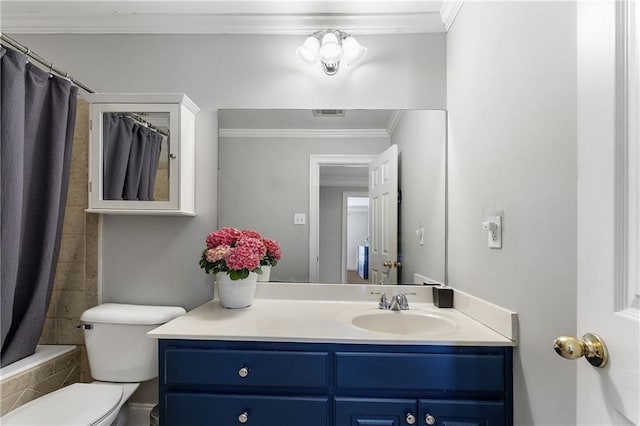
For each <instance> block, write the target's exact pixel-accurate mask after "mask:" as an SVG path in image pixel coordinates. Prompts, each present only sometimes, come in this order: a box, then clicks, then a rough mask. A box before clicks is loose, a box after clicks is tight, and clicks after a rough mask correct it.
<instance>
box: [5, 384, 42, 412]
mask: <svg viewBox="0 0 640 426" xmlns="http://www.w3.org/2000/svg"><path fill="white" fill-rule="evenodd" d="M42 395H44V394H43V393H42V392H38V391H36V390H33V389H31V388H28V389H25V390H24V392H22V395H20V398H18V400H17V401H16V403H15V404H14V405H13V407H12V408H11V409H12V410H14V409H16V408H18V407H19V406H21V405H24V404H26V403H27V402H29V401H33V400H34V399H36V398H40V397H41V396H42Z"/></svg>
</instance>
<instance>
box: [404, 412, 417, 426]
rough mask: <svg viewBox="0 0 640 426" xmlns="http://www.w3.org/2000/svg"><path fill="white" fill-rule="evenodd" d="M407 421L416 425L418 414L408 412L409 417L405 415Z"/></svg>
mask: <svg viewBox="0 0 640 426" xmlns="http://www.w3.org/2000/svg"><path fill="white" fill-rule="evenodd" d="M405 421H406V422H407V424H408V425H415V424H416V416H414V415H413V414H411V413H407V417H405Z"/></svg>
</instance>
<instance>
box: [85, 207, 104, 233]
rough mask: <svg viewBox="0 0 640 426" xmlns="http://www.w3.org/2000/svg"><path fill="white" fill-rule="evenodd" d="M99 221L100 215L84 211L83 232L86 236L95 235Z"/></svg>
mask: <svg viewBox="0 0 640 426" xmlns="http://www.w3.org/2000/svg"><path fill="white" fill-rule="evenodd" d="M99 223H100V215H98V214H95V213H86V214H85V226H84V229H85V234H86V235H87V236H92V237H97V236H98V225H99Z"/></svg>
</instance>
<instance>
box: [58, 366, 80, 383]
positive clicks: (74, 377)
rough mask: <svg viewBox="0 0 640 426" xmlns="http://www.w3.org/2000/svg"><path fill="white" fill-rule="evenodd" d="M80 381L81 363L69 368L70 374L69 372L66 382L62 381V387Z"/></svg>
mask: <svg viewBox="0 0 640 426" xmlns="http://www.w3.org/2000/svg"><path fill="white" fill-rule="evenodd" d="M79 381H80V364H78V365H77V366H76V367H74V368H72V369H71V370H69V374H67V378H66V379H64V383H62V386H61V387H65V386H69V385H72V384H74V383H78V382H79Z"/></svg>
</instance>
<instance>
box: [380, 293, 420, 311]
mask: <svg viewBox="0 0 640 426" xmlns="http://www.w3.org/2000/svg"><path fill="white" fill-rule="evenodd" d="M374 294H378V293H374ZM407 294H411V295H415V294H416V293H400V294H398V295H395V296H393V297H391V302H389V298H388V296H387V293H386V292H382V293H380V302H379V303H378V309H383V310H385V311H407V310H409V301H408V300H407Z"/></svg>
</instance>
